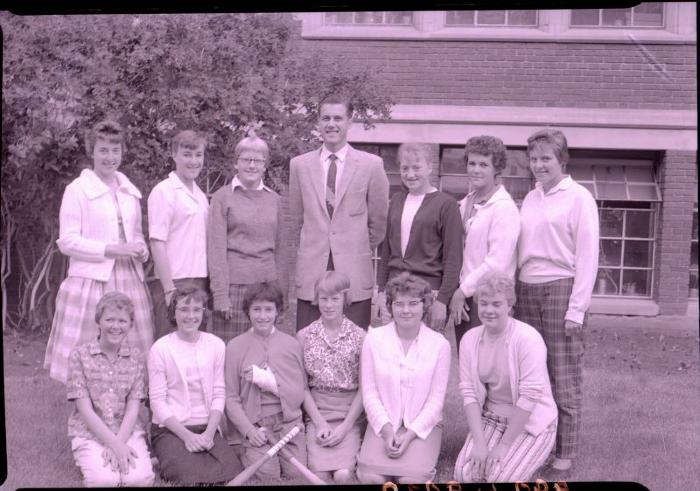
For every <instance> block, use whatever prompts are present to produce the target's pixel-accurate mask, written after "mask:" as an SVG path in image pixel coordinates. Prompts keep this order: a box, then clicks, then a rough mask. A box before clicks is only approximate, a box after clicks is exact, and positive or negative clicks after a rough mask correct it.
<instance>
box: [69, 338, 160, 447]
mask: <svg viewBox="0 0 700 491" xmlns="http://www.w3.org/2000/svg"><path fill="white" fill-rule="evenodd" d="M69 364H70V365H69V366H70V368H69V370H70V371H69V375H68V384H67V391H68V397H67V398H68V400H69V401H74V400H76V399H90V402H91V403H92V407H93V409H94V410H95V413H96V414H97V415H98V416H99V417H100V419H101V420H102V421H103V422H104V423H105V424H106V425H107V427H108V428H109V429H110V430H111V431H112V432H113V433H117V432H118V431H119V427H120V426H121V424H122V420H123V419H124V413H125V412H126V404H127V402H128V401H129V400H134V399H136V400H139V401H140V400H144V399H145V398H146V376H145V373H146V372H145V367H144V362H143V358H142V356H141V352H140V351H139V350H138V348H132V347H130V346H129V345H128V344H127V343H126V342H125V343H123V344H122V346H121V347H120V348H119V351H118V352H117V359H116V360H115V361H114V362H111V361H110V360H109V359H108V358H107V355H105V354H104V353H103V352H102V348H100V343H99V342H98V341H97V340H94V341H90V342H88V343H85V344H82V345H80V346H78V347H77V348H75V349H74V350H73V351H72V352H71V355H70V358H69ZM136 425H137V427H138V426H139V425H140V423H139V422H138V421H137V422H136ZM68 436H69V437H71V438H72V437H76V436H81V437H85V438H89V439H92V440H96V439H97V437H96V436H95V435H94V434H93V433H92V432H91V431H90V430H89V429H88V427H87V425H86V424H85V421H84V420H83V418H82V417H81V416H80V413H79V412H78V409H77V407H76V408H74V410H73V413H72V414H71V415H70V417H69V419H68Z"/></svg>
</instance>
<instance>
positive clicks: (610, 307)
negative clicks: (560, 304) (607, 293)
mask: <svg viewBox="0 0 700 491" xmlns="http://www.w3.org/2000/svg"><path fill="white" fill-rule="evenodd" d="M588 311H589V313H591V314H612V315H638V316H645V317H655V316H657V315H659V306H658V305H657V304H656V302H654V301H653V300H651V299H641V298H624V297H616V298H611V297H595V296H594V297H593V298H592V299H591V307H590V308H589V310H588Z"/></svg>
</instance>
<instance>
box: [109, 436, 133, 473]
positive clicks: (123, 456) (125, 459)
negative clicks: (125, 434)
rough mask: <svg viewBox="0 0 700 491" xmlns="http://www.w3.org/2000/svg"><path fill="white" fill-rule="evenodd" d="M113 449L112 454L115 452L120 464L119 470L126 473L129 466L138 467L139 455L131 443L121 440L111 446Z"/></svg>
mask: <svg viewBox="0 0 700 491" xmlns="http://www.w3.org/2000/svg"><path fill="white" fill-rule="evenodd" d="M110 449H111V450H112V454H114V457H115V459H116V461H117V465H118V466H119V470H120V471H121V472H123V473H124V474H126V473H128V472H129V467H131V468H133V469H136V460H135V459H136V457H138V455H137V454H136V451H135V450H134V449H133V448H131V447H130V446H129V445H127V444H126V443H123V442H121V441H119V442H116V443H115V444H114V445H112V446H111V447H110Z"/></svg>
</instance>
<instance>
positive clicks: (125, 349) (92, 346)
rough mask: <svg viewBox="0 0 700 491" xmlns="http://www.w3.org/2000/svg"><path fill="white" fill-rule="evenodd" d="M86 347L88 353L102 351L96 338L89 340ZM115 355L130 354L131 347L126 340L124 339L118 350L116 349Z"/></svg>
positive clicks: (94, 353) (92, 353)
mask: <svg viewBox="0 0 700 491" xmlns="http://www.w3.org/2000/svg"><path fill="white" fill-rule="evenodd" d="M87 348H88V353H90V354H91V355H92V356H94V355H97V354H100V353H103V351H102V347H101V346H100V342H99V341H98V340H97V338H95V339H93V340H92V341H90V342H89V343H88V346H87ZM117 356H122V357H127V356H131V347H130V346H129V342H128V341H126V340H125V341H124V342H122V344H121V346H120V347H119V351H117Z"/></svg>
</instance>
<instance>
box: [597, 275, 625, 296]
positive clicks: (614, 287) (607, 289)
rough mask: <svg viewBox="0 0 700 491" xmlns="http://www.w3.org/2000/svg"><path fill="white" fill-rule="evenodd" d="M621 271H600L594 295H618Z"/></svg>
mask: <svg viewBox="0 0 700 491" xmlns="http://www.w3.org/2000/svg"><path fill="white" fill-rule="evenodd" d="M619 284H620V270H619V269H607V268H603V269H599V270H598V278H597V279H596V282H595V288H594V289H593V293H595V294H596V295H618V294H619V291H620V288H619V286H618V285H619Z"/></svg>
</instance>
